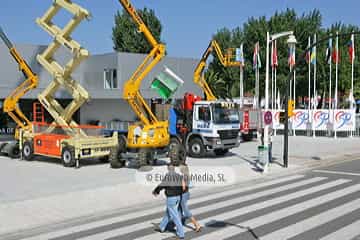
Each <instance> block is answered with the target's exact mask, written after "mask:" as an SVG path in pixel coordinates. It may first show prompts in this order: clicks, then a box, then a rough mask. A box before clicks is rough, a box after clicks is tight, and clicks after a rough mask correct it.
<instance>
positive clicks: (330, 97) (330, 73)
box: [329, 49, 332, 110]
mask: <svg viewBox="0 0 360 240" xmlns="http://www.w3.org/2000/svg"><path fill="white" fill-rule="evenodd" d="M331 51H332V50H331V49H330V53H329V54H330V63H329V64H330V66H329V71H330V72H329V110H331V108H332V95H331V86H332V82H331V80H332V79H331V77H332V71H331V70H332V60H331V57H332V56H331Z"/></svg>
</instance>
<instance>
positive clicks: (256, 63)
mask: <svg viewBox="0 0 360 240" xmlns="http://www.w3.org/2000/svg"><path fill="white" fill-rule="evenodd" d="M253 68H254V69H256V68H261V60H260V45H259V42H257V43H256V44H255V48H254V55H253Z"/></svg>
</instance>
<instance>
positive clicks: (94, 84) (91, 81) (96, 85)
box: [0, 42, 202, 124]
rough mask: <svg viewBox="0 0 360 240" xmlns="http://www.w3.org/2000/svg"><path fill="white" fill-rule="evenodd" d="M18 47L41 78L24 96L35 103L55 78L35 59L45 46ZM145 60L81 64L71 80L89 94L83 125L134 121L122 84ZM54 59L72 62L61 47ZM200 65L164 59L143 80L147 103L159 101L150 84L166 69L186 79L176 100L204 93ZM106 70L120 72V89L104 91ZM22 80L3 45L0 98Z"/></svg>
mask: <svg viewBox="0 0 360 240" xmlns="http://www.w3.org/2000/svg"><path fill="white" fill-rule="evenodd" d="M16 48H17V50H18V51H19V53H20V54H21V55H22V56H23V57H24V59H25V60H26V61H27V62H28V64H29V65H30V67H31V68H32V69H33V71H34V72H35V73H36V74H37V75H38V76H39V85H38V88H36V89H34V90H31V91H30V92H28V93H27V94H26V95H25V96H24V97H23V99H29V100H35V99H36V98H37V95H38V94H39V93H41V92H42V91H43V90H44V89H45V88H46V87H47V86H48V85H49V83H50V82H51V81H52V76H50V74H49V73H48V72H47V71H46V70H45V69H44V68H42V66H41V65H40V64H39V63H38V62H37V60H36V56H37V55H38V54H40V53H42V52H43V51H44V50H45V49H46V46H37V45H17V46H16ZM145 57H146V55H144V54H132V53H115V52H114V53H108V54H102V55H93V56H90V57H89V58H88V59H86V60H85V61H84V62H83V63H82V64H80V66H79V67H78V68H77V69H76V71H75V72H74V73H73V75H72V77H73V79H74V80H75V81H78V82H80V84H81V85H82V86H83V87H84V88H85V89H86V90H87V91H88V92H89V94H90V101H89V102H88V103H86V104H84V105H83V106H82V107H81V109H80V121H81V123H82V124H83V123H87V122H88V121H90V120H100V121H111V120H113V119H120V120H123V121H132V120H134V119H135V116H134V113H133V112H132V110H131V108H130V106H129V105H128V103H127V102H126V101H125V100H124V99H123V97H122V94H123V85H124V84H125V82H126V81H127V80H128V79H129V78H130V77H131V75H132V74H133V73H134V72H135V70H136V69H137V68H138V66H139V65H140V64H141V63H142V61H143V60H144V58H145ZM54 58H55V60H56V61H58V62H59V63H60V64H61V65H62V66H64V65H65V64H66V63H67V62H68V61H69V60H70V59H71V54H70V52H69V51H68V50H67V49H64V48H60V49H59V50H58V51H57V52H56V54H55V57H54ZM197 63H198V60H196V59H188V58H187V59H185V58H174V57H164V59H163V60H162V61H161V62H160V63H158V64H157V66H156V67H155V68H154V69H153V70H152V71H151V72H150V73H149V74H148V76H146V77H145V79H144V80H143V82H142V84H141V89H140V91H141V94H142V95H143V97H144V98H145V99H147V100H149V99H151V98H159V95H158V94H157V93H156V92H155V91H154V90H152V89H150V85H151V81H152V80H153V79H154V77H155V76H156V75H157V74H159V73H160V72H161V71H162V70H163V69H164V66H167V67H168V68H170V69H171V70H173V71H174V72H175V73H176V74H177V75H178V76H179V77H180V78H182V79H183V80H184V85H183V86H182V87H180V88H179V90H178V91H177V92H176V94H175V96H174V97H175V98H182V96H183V95H184V93H185V92H193V93H195V94H198V95H200V94H202V93H201V90H200V88H199V87H198V86H197V85H195V84H194V83H193V72H194V69H195V67H196V65H197ZM104 69H117V80H118V86H119V87H118V89H104ZM23 81H24V76H23V75H22V74H21V72H19V70H18V65H17V63H16V62H15V61H14V60H13V58H12V56H11V55H10V54H9V50H8V49H7V47H6V46H5V45H4V44H2V43H1V42H0V99H4V98H5V97H6V96H8V95H9V94H10V92H11V91H13V90H14V89H15V88H16V87H17V86H18V85H19V84H20V83H22V82H23ZM55 97H56V98H57V99H60V101H61V99H69V97H70V95H69V94H68V93H67V92H66V91H65V90H64V89H60V90H59V91H58V92H56V93H55ZM0 101H1V100H0ZM0 105H1V103H0Z"/></svg>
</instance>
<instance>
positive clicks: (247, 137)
mask: <svg viewBox="0 0 360 240" xmlns="http://www.w3.org/2000/svg"><path fill="white" fill-rule="evenodd" d="M242 139H243V140H244V141H245V142H250V141H252V140H253V134H252V133H248V134H243V135H242Z"/></svg>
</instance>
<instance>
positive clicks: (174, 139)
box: [169, 137, 181, 151]
mask: <svg viewBox="0 0 360 240" xmlns="http://www.w3.org/2000/svg"><path fill="white" fill-rule="evenodd" d="M179 144H181V142H180V141H179V139H178V138H177V137H171V138H170V143H169V151H170V150H171V148H172V147H173V146H175V145H179Z"/></svg>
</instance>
